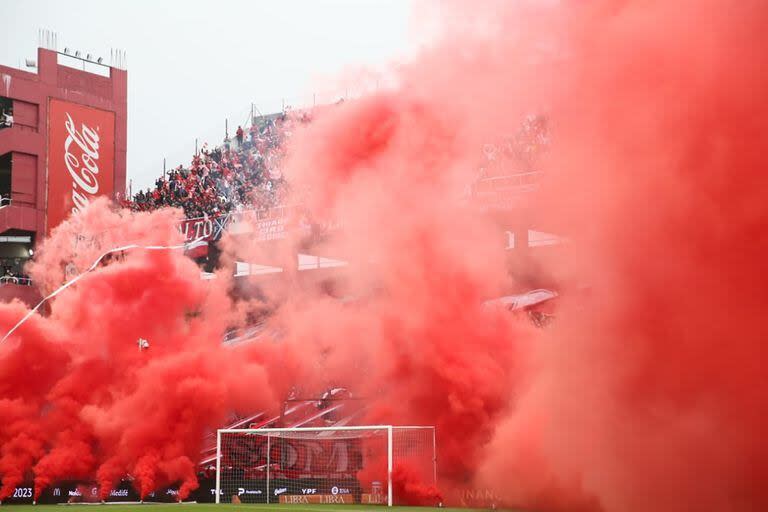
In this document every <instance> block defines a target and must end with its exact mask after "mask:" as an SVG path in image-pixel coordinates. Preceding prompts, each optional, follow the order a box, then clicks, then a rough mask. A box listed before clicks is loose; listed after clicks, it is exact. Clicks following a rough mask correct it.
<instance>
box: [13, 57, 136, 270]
mask: <svg viewBox="0 0 768 512" xmlns="http://www.w3.org/2000/svg"><path fill="white" fill-rule="evenodd" d="M64 62H68V63H69V65H65V64H64ZM78 63H82V65H83V66H86V64H87V65H88V66H89V67H90V68H94V67H96V66H97V64H96V63H91V62H85V61H84V60H77V59H76V58H73V57H72V56H69V55H65V54H62V53H59V52H56V51H53V50H48V49H45V48H39V49H38V52H37V61H36V65H37V72H36V73H34V72H29V71H24V70H20V69H16V68H11V67H7V66H0V263H1V264H2V267H3V268H0V275H3V274H7V273H8V271H9V269H8V267H9V266H10V267H11V269H12V270H11V271H12V272H13V273H18V272H20V271H21V269H22V268H23V263H24V262H25V261H24V260H25V259H26V258H28V257H29V256H30V253H31V251H33V250H34V245H35V243H36V242H37V241H39V240H40V239H41V238H42V237H44V236H45V235H46V234H47V233H49V232H50V231H51V229H53V228H54V227H56V225H58V224H59V223H60V222H61V221H62V220H64V219H65V218H66V217H67V216H69V214H70V213H71V212H72V211H77V210H78V209H80V208H82V207H84V206H85V205H86V204H87V203H88V202H89V201H90V200H91V199H93V198H94V197H96V196H101V195H107V196H109V197H113V198H114V197H115V196H116V195H117V194H123V193H124V192H125V183H126V138H127V133H126V132H127V85H128V80H127V72H126V71H125V70H123V69H118V68H114V67H108V66H101V65H98V69H102V70H103V71H104V73H93V72H90V71H86V70H84V69H76V68H75V67H73V65H75V66H77V65H78ZM102 74H105V75H107V76H102ZM25 250H26V254H24V252H25Z"/></svg>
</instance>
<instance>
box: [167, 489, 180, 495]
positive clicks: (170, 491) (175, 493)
mask: <svg viewBox="0 0 768 512" xmlns="http://www.w3.org/2000/svg"><path fill="white" fill-rule="evenodd" d="M165 494H166V495H169V494H170V495H171V496H176V495H177V494H179V490H178V489H168V490H167V491H165Z"/></svg>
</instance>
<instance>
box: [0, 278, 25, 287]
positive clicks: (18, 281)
mask: <svg viewBox="0 0 768 512" xmlns="http://www.w3.org/2000/svg"><path fill="white" fill-rule="evenodd" d="M6 284H17V285H19V286H32V279H30V278H28V277H16V276H2V277H0V286H4V285H6Z"/></svg>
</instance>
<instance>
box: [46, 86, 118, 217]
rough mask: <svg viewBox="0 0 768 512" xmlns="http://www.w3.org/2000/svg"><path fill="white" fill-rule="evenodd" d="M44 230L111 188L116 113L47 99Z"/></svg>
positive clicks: (112, 190) (106, 192)
mask: <svg viewBox="0 0 768 512" xmlns="http://www.w3.org/2000/svg"><path fill="white" fill-rule="evenodd" d="M47 178H48V205H47V219H46V226H47V229H48V231H49V232H50V230H51V229H53V228H55V227H56V226H58V225H59V224H60V223H61V222H62V221H63V220H65V219H66V218H67V217H69V215H70V214H72V213H76V212H78V211H80V210H82V209H83V208H85V207H86V206H87V205H88V204H89V203H90V202H91V201H92V200H93V199H94V198H96V197H98V196H103V195H106V196H110V197H111V196H113V194H114V189H115V113H114V112H109V111H106V110H99V109H97V108H92V107H86V106H84V105H80V104H77V103H72V102H69V101H62V100H56V99H51V101H50V104H49V105H48V176H47Z"/></svg>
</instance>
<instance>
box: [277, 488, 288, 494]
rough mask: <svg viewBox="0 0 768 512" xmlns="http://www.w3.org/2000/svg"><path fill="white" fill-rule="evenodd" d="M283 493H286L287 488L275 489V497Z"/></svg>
mask: <svg viewBox="0 0 768 512" xmlns="http://www.w3.org/2000/svg"><path fill="white" fill-rule="evenodd" d="M285 492H288V488H287V487H278V488H277V489H275V496H279V495H280V494H283V493H285Z"/></svg>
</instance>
